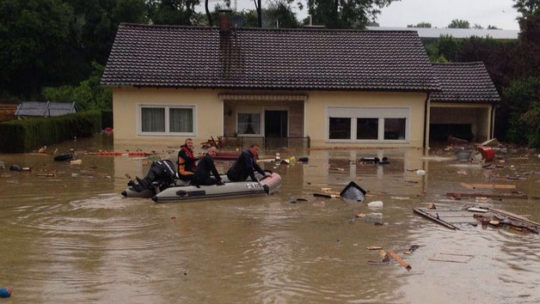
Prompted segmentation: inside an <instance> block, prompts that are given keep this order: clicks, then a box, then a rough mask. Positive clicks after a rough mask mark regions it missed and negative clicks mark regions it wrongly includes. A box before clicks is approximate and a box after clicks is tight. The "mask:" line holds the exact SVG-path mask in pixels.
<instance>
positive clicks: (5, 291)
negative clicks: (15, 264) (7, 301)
mask: <svg viewBox="0 0 540 304" xmlns="http://www.w3.org/2000/svg"><path fill="white" fill-rule="evenodd" d="M11 294H13V287H11V286H4V287H2V288H0V298H9V297H11Z"/></svg>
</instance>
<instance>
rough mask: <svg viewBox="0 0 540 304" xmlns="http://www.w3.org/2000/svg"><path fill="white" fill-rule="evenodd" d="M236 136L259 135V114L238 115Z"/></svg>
mask: <svg viewBox="0 0 540 304" xmlns="http://www.w3.org/2000/svg"><path fill="white" fill-rule="evenodd" d="M238 134H261V114H260V113H238Z"/></svg>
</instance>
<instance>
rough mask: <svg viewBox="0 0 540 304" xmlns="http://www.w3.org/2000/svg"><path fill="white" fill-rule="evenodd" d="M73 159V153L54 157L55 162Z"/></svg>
mask: <svg viewBox="0 0 540 304" xmlns="http://www.w3.org/2000/svg"><path fill="white" fill-rule="evenodd" d="M72 159H73V153H68V154H61V155H58V156H55V157H54V160H55V161H68V160H72Z"/></svg>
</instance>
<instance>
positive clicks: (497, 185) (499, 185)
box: [460, 183, 516, 190]
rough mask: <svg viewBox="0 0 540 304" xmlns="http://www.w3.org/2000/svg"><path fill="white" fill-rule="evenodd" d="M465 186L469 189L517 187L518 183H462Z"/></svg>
mask: <svg viewBox="0 0 540 304" xmlns="http://www.w3.org/2000/svg"><path fill="white" fill-rule="evenodd" d="M460 185H461V186H462V187H463V188H467V189H510V190H511V189H516V185H509V184H467V183H460Z"/></svg>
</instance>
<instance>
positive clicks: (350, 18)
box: [307, 0, 395, 29]
mask: <svg viewBox="0 0 540 304" xmlns="http://www.w3.org/2000/svg"><path fill="white" fill-rule="evenodd" d="M393 1H395V0H333V1H330V0H308V1H307V6H308V12H309V14H310V15H311V16H312V20H313V24H316V25H324V26H326V27H327V28H360V29H363V28H365V26H366V24H368V23H369V22H370V21H373V20H374V19H375V17H376V16H377V15H378V14H379V13H380V9H381V8H383V7H385V6H388V5H390V3H392V2H393Z"/></svg>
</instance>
